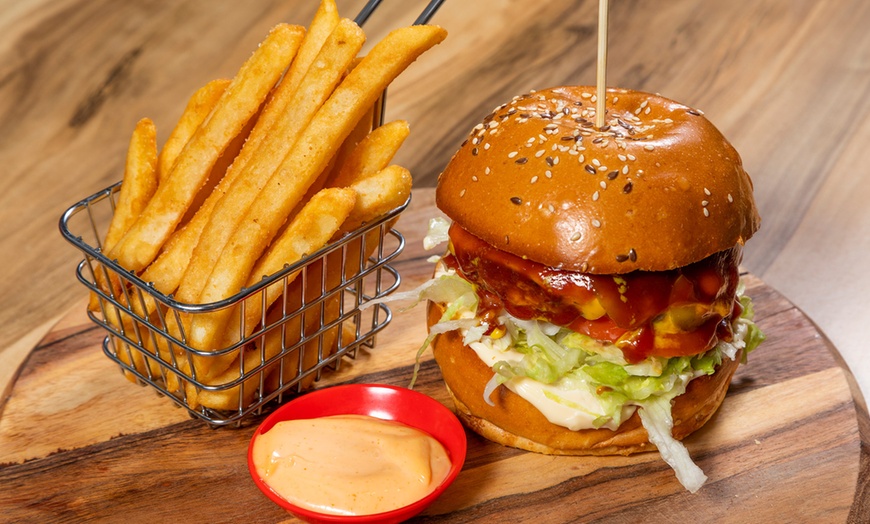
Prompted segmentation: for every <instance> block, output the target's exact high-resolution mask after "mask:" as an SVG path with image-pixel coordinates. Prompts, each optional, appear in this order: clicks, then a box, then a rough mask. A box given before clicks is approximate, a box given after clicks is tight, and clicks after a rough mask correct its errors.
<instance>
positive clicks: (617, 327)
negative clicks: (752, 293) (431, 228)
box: [445, 223, 742, 363]
mask: <svg viewBox="0 0 870 524" xmlns="http://www.w3.org/2000/svg"><path fill="white" fill-rule="evenodd" d="M449 234H450V240H451V243H450V245H451V250H450V253H448V254H447V255H446V256H445V263H446V264H447V265H448V267H453V268H455V269H456V270H457V272H458V273H459V274H460V275H462V276H463V277H464V278H466V279H467V280H469V281H470V282H471V283H473V284H474V285H475V288H476V290H477V293H478V296H479V298H480V301H479V304H478V315H479V316H481V317H482V319H483V320H484V321H485V322H487V323H488V324H489V326H490V331H491V330H492V329H494V328H495V327H496V326H497V321H496V318H497V316H498V315H499V314H500V312H501V311H502V309H504V310H505V311H507V312H508V313H510V314H511V315H513V316H514V317H517V318H520V319H524V320H530V319H538V320H546V321H547V322H551V323H553V324H556V325H559V326H564V327H567V328H569V329H571V330H573V331H577V332H579V333H584V334H586V335H589V336H591V337H593V338H596V339H599V340H604V341H609V342H612V343H614V344H615V345H616V346H617V347H619V348H620V349H621V350H622V352H623V354H624V356H625V359H626V360H627V361H628V362H630V363H635V362H639V361H641V360H643V359H645V358H646V357H648V356H661V357H673V356H681V355H695V354H698V353H701V352H703V351H706V350H707V349H709V348H711V347H712V346H713V345H715V343H716V341H717V340H718V339H724V340H730V338H731V331H730V330H731V327H730V326H731V322H730V319H731V318H732V316H733V315H734V314H735V313H736V314H737V315H739V309H738V308H739V302H738V301H737V300H736V299H735V293H736V290H737V284H738V280H739V275H738V269H737V268H738V265H739V263H740V258H741V256H742V248H741V247H740V246H735V247H733V248H731V249H727V250H725V251H720V252H718V253H714V254H713V255H711V256H709V257H707V258H705V259H703V260H700V261H698V262H695V263H693V264H689V265H688V266H684V267H681V268H676V269H672V270H668V271H633V272H631V273H626V274H622V275H595V274H589V273H580V272H576V271H567V270H562V269H557V268H552V267H548V266H545V265H543V264H539V263H537V262H533V261H531V260H528V259H524V258H522V257H518V256H516V255H513V254H511V253H507V252H505V251H501V250H499V249H496V248H494V247H492V246H491V245H490V244H488V243H486V242H484V241H483V240H481V239H479V238H477V237H476V236H474V235H472V234H471V233H469V232H467V231H466V230H464V229H462V228H461V227H460V226H458V225H456V224H455V223H454V224H453V225H451V227H450V233H449Z"/></svg>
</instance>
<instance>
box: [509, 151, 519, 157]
mask: <svg viewBox="0 0 870 524" xmlns="http://www.w3.org/2000/svg"><path fill="white" fill-rule="evenodd" d="M518 154H519V153H517V152H516V151H511V152H510V153H508V158H513V157H515V156H517V155H518Z"/></svg>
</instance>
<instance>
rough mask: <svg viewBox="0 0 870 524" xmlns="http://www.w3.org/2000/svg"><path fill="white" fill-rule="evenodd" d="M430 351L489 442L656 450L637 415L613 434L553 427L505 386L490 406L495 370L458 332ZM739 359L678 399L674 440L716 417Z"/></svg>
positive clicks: (461, 411)
mask: <svg viewBox="0 0 870 524" xmlns="http://www.w3.org/2000/svg"><path fill="white" fill-rule="evenodd" d="M443 312H444V308H443V307H442V306H441V305H439V304H434V303H431V302H430V303H429V310H428V323H429V326H432V325H433V324H435V323H436V322H438V319H439V318H440V317H441V315H442V314H443ZM432 350H433V354H434V355H435V360H436V362H437V363H438V366H439V367H440V368H441V374H442V376H443V378H444V382H445V384H446V385H447V389H448V392H449V393H450V396H451V397H452V398H453V402H454V406H455V408H456V412H457V415H458V416H459V418H460V419H461V420H462V421H463V422H464V423H465V425H466V426H468V427H469V428H470V429H471V430H473V431H475V432H476V433H478V434H480V435H481V436H483V437H484V438H486V439H488V440H491V441H493V442H497V443H499V444H503V445H505V446H511V447H515V448H519V449H524V450H527V451H533V452H536V453H545V454H549V455H630V454H632V453H637V452H641V451H649V450H653V449H655V446H654V445H653V444H650V442H649V438H648V435H647V432H646V430H645V429H644V427H643V425H642V424H641V422H640V417H639V416H638V414H637V413H636V412H635V413H634V414H633V415H632V416H631V417H630V418H629V419H628V420H626V421H624V422H623V423H622V424H621V425H620V426H619V428H618V429H617V430H615V431H613V430H609V429H581V430H578V431H572V430H569V429H567V428H565V427H562V426H558V425H556V424H552V423H551V422H549V421H548V420H547V419H546V418H545V417H544V415H543V414H541V412H540V411H538V410H537V409H535V407H534V406H532V404H530V403H529V402H528V401H526V400H525V399H523V398H522V397H520V396H519V395H517V394H515V393H514V392H512V391H510V390H509V389H507V388H506V387H504V386H499V387H498V388H496V389H495V391H494V392H493V394H492V396H491V400H492V401H493V402H494V404H495V405H494V406H490V405H489V404H487V403H486V401H485V399H484V396H483V392H484V389H485V387H486V383H487V382H488V381H489V379H490V378H491V377H492V369H490V368H489V366H487V365H486V364H484V363H483V361H481V360H480V358H478V356H477V354H476V353H475V352H474V350H472V349H470V348H469V347H467V346H465V345H464V344H463V343H462V338H461V336H460V335H459V333H458V332H456V331H450V332H447V333H444V334H440V335H437V336H436V337H435V339H434V341H433V342H432ZM739 361H740V354H738V355H737V357H736V358H735V359H734V360H728V359H725V360H724V361H723V362H722V364H721V365H720V366H719V368H718V369H717V370H716V372H715V373H714V374H712V375H704V376H701V377H698V378H696V379H694V380H692V381H691V382H689V385H688V387H687V389H686V392H685V393H683V394H682V395H680V396H678V397H676V398H675V399H674V401H673V406H672V410H671V412H672V415H673V419H674V429H673V432H672V434H673V436H674V438H676V439H678V440H682V439H683V438H685V437H686V436H688V435H690V434H691V433H693V432H694V431H695V430H697V429H698V428H700V427H701V426H703V425H704V424H705V423H706V422H707V421H708V420H709V419H710V417H711V416H713V414H714V413H715V412H716V410H717V409H718V408H719V406H720V404H722V401H723V400H724V399H725V394H726V393H727V391H728V385H729V383H730V382H731V377H732V376H733V375H734V372H735V371H736V369H737V366H738V363H739Z"/></svg>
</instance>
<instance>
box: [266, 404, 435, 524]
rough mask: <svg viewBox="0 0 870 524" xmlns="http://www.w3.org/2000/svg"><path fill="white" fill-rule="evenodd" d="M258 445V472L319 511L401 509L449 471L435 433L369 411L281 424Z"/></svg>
mask: <svg viewBox="0 0 870 524" xmlns="http://www.w3.org/2000/svg"><path fill="white" fill-rule="evenodd" d="M253 446H254V447H253V453H252V455H253V460H254V465H255V467H256V470H257V473H258V474H259V475H260V478H262V479H263V481H264V482H265V483H266V484H268V485H269V487H270V488H272V490H273V491H275V492H276V493H278V494H279V495H280V496H281V497H283V498H284V499H285V500H287V501H289V502H291V503H293V504H295V505H297V506H300V507H303V508H307V509H310V510H313V511H318V512H321V513H331V514H338V515H369V514H373V513H381V512H384V511H390V510H393V509H397V508H400V507H402V506H406V505H408V504H411V503H412V502H415V501H417V500H419V499H421V498H423V497H425V496H426V495H428V494H429V493H431V492H432V491H434V490H435V488H436V487H438V485H439V484H440V483H441V481H442V480H444V478H445V477H447V473H448V472H449V470H450V459H449V457H448V456H447V452H446V451H445V449H444V446H442V445H441V443H440V442H438V441H437V440H435V439H434V438H432V437H431V436H430V435H428V434H426V433H424V432H422V431H420V430H418V429H415V428H412V427H409V426H406V425H404V424H400V423H397V422H391V421H386V420H381V419H378V418H374V417H369V416H364V415H337V416H332V417H322V418H316V419H304V420H290V421H285V422H279V423H278V424H275V426H273V427H272V428H271V429H270V430H269V431H267V432H266V433H264V434H263V435H260V436H259V437H257V438H256V439H255V440H254V445H253Z"/></svg>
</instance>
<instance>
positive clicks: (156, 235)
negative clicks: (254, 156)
mask: <svg viewBox="0 0 870 524" xmlns="http://www.w3.org/2000/svg"><path fill="white" fill-rule="evenodd" d="M300 31H301V28H298V27H294V26H289V25H286V24H281V25H278V26H276V27H275V28H274V29H273V30H272V31H271V32H270V33H269V36H268V37H267V38H266V39H265V40H264V41H263V43H262V44H261V45H260V47H259V48H257V50H256V51H255V52H254V54H253V55H252V56H251V58H249V59H248V60H247V61H246V62H245V64H244V65H243V66H242V68H241V69H240V70H239V73H238V74H237V75H236V77H235V78H233V80H232V82H231V83H230V85H229V86H227V88H226V90H225V91H224V93H223V95H222V96H221V98H220V100H219V101H218V103H217V105H216V106H215V108H214V110H213V111H212V112H211V115H210V116H209V117H208V119H207V120H206V121H205V122H203V124H202V125H201V126H200V127H199V128H198V129H197V130H196V132H195V133H194V135H193V137H191V139H190V141H189V142H188V143H187V145H186V146H185V147H184V149H183V150H182V151H181V153H180V154H179V156H178V159H177V160H176V162H175V164H174V166H173V167H172V171H171V172H170V174H169V177H168V178H167V180H166V183H164V184H161V185H160V186H158V188H157V192H156V193H155V194H154V197H153V198H152V199H151V201H150V202H149V203H148V206H147V207H146V208H145V209H144V210H143V212H142V214H141V215H140V216H139V218H138V219H137V220H136V222H135V223H134V224H133V225H132V227H131V228H130V229H129V230H128V231H127V233H126V234H125V235H124V237H123V238H122V239H121V241H120V242H119V243H118V244H117V245H116V246H115V248H114V249H113V250H112V252H111V255H112V256H113V258H117V259H118V261H119V262H120V263H121V265H122V266H124V267H125V268H127V269H129V270H131V271H140V270H141V269H143V268H144V267H145V266H147V265H148V264H149V263H150V262H151V261H152V260H154V257H155V256H156V255H157V252H158V251H159V250H160V248H161V247H162V246H163V244H164V243H165V242H166V239H167V238H169V235H170V234H171V233H172V231H173V230H174V229H175V227H176V226H177V225H178V223H179V222H180V221H181V219H182V217H183V215H184V213H185V212H186V211H187V209H188V207H189V206H190V203H191V202H192V201H193V198H194V197H195V196H196V193H197V191H198V190H199V188H200V187H201V186H202V184H203V183H204V182H205V179H206V177H207V176H208V175H209V173H210V172H211V168H212V166H213V165H214V163H215V162H216V161H217V159H218V157H219V156H220V154H221V152H223V150H224V149H225V148H226V147H227V144H229V143H230V141H231V140H232V139H233V138H234V137H235V136H236V135H238V134H239V132H240V131H241V130H242V128H243V127H244V125H245V124H246V123H247V122H248V121H249V120H250V119H251V117H252V116H253V115H254V113H255V112H256V111H257V109H259V107H260V104H261V103H262V102H263V100H264V99H265V98H266V96H267V95H268V93H269V91H270V90H271V89H272V87H273V86H274V85H275V83H276V82H277V81H278V80H279V79H280V77H281V75H282V74H283V73H284V71H285V69H286V68H287V66H288V65H289V63H290V61H291V60H292V58H293V56H294V54H295V52H296V46H295V45H293V42H294V41H297V40H298V36H299V33H300Z"/></svg>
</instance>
